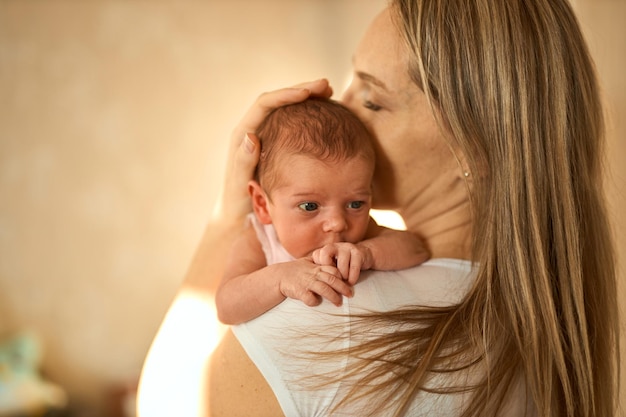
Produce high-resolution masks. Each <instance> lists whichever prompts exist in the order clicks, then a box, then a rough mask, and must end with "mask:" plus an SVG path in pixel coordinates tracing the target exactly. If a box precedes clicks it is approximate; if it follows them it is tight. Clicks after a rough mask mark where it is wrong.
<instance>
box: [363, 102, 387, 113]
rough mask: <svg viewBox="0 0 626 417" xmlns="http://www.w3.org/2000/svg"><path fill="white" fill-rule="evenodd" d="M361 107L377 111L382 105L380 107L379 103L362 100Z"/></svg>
mask: <svg viewBox="0 0 626 417" xmlns="http://www.w3.org/2000/svg"><path fill="white" fill-rule="evenodd" d="M363 107H365V108H366V109H369V110H371V111H378V110H380V109H382V107H381V106H379V105H378V104H376V103H372V102H371V101H369V100H365V101H364V102H363Z"/></svg>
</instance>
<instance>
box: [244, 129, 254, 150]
mask: <svg viewBox="0 0 626 417" xmlns="http://www.w3.org/2000/svg"><path fill="white" fill-rule="evenodd" d="M243 146H244V147H245V149H246V151H247V152H248V153H253V152H254V142H252V139H250V136H248V134H247V133H246V136H245V137H244V138H243Z"/></svg>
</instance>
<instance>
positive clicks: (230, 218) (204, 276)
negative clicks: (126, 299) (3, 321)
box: [138, 80, 332, 417]
mask: <svg viewBox="0 0 626 417" xmlns="http://www.w3.org/2000/svg"><path fill="white" fill-rule="evenodd" d="M331 94H332V90H331V89H330V87H329V85H328V82H327V81H326V80H318V81H314V82H311V83H306V84H302V85H300V86H298V87H297V88H286V89H282V90H276V91H273V92H270V93H265V94H262V95H261V96H259V98H258V99H257V101H256V102H255V103H254V104H253V106H252V107H251V108H250V109H249V110H248V112H247V113H246V115H245V116H244V118H243V119H242V120H241V122H240V124H239V126H237V128H236V129H235V130H234V131H233V134H232V136H231V140H230V146H229V154H228V155H229V156H228V164H227V171H226V176H225V180H224V183H223V189H222V192H221V194H220V199H219V204H218V205H217V206H216V209H215V210H214V213H213V215H212V216H211V219H210V220H209V222H208V224H207V227H206V228H205V231H204V234H203V236H202V239H201V241H200V244H199V245H198V248H197V250H196V254H195V256H194V258H193V260H192V262H191V265H190V267H189V269H188V271H187V274H186V277H185V280H184V282H183V284H182V286H181V288H180V290H179V292H178V294H177V295H176V297H175V299H174V301H173V303H172V305H171V307H170V309H169V310H168V312H167V314H166V316H165V318H164V320H163V322H162V324H161V327H160V329H159V331H158V333H157V335H156V337H155V339H154V341H153V343H152V346H151V348H150V351H149V353H148V356H147V358H146V361H145V363H144V367H143V371H142V375H141V381H140V386H139V392H138V412H139V416H140V417H159V416H173V415H177V416H204V415H207V414H208V411H207V410H208V409H209V408H208V407H209V405H208V404H207V403H206V402H207V401H206V398H207V396H206V393H207V392H208V382H207V366H208V360H209V357H210V355H211V352H212V351H213V349H214V348H215V346H216V345H217V343H218V341H219V337H220V336H221V334H222V333H223V329H222V328H221V327H220V326H219V323H218V321H217V316H216V314H215V306H214V298H215V292H216V290H217V287H218V285H219V281H220V279H221V277H222V275H223V274H224V269H225V263H226V261H225V260H226V257H227V256H228V251H229V250H230V247H231V246H232V244H233V243H234V241H235V239H236V238H237V236H239V235H240V234H241V231H242V227H243V225H244V219H245V216H246V215H247V214H248V213H249V212H250V211H251V208H250V201H249V198H248V193H247V185H248V181H249V180H250V179H251V178H252V176H253V172H254V168H255V167H256V163H257V161H258V157H259V149H260V148H259V144H258V141H257V139H256V137H255V136H254V135H246V134H247V133H248V132H254V131H255V130H256V128H257V126H258V125H259V124H260V123H261V121H262V120H263V119H264V118H265V116H266V115H267V114H268V113H269V112H270V111H272V110H273V109H274V108H276V107H280V106H282V105H286V104H290V103H296V102H300V101H302V100H305V99H306V98H307V97H309V96H310V95H316V96H323V97H330V96H331ZM244 138H246V139H244Z"/></svg>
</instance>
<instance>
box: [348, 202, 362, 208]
mask: <svg viewBox="0 0 626 417" xmlns="http://www.w3.org/2000/svg"><path fill="white" fill-rule="evenodd" d="M363 204H365V202H364V201H351V202H349V203H348V208H351V209H360V208H361V207H363Z"/></svg>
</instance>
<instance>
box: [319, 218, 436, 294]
mask: <svg viewBox="0 0 626 417" xmlns="http://www.w3.org/2000/svg"><path fill="white" fill-rule="evenodd" d="M312 256H313V261H314V262H315V263H318V264H320V265H336V266H337V269H339V271H340V272H341V275H342V277H343V278H344V279H346V280H347V281H348V282H349V283H350V285H354V284H355V283H356V282H357V280H358V278H359V275H360V273H361V271H362V270H367V269H377V270H379V271H390V270H397V269H405V268H410V267H412V266H416V265H419V264H421V263H423V262H425V261H427V260H428V259H429V258H430V253H429V252H428V250H427V249H426V247H425V246H424V242H423V241H422V240H421V239H420V238H419V237H417V236H416V235H414V234H413V233H411V232H408V231H403V230H395V229H389V228H387V227H383V226H379V225H378V224H377V223H376V221H374V219H370V225H369V227H368V230H367V234H366V236H365V239H364V240H362V241H361V242H358V243H348V242H339V243H333V244H330V245H326V246H324V247H322V248H320V249H317V250H316V251H314V252H313V255H312Z"/></svg>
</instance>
